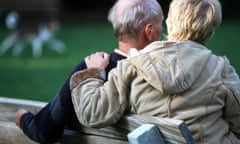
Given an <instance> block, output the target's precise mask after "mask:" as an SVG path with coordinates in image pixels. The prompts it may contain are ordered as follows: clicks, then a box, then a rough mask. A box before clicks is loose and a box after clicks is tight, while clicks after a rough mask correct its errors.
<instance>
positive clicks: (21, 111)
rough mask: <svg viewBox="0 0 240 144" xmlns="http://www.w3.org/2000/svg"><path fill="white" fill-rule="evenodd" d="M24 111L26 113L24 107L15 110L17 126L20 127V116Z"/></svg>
mask: <svg viewBox="0 0 240 144" xmlns="http://www.w3.org/2000/svg"><path fill="white" fill-rule="evenodd" d="M25 113H28V111H27V110H25V109H19V110H18V111H17V114H16V125H17V126H18V127H19V128H21V126H20V121H21V117H22V115H24V114H25Z"/></svg>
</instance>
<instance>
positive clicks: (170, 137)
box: [118, 114, 195, 144]
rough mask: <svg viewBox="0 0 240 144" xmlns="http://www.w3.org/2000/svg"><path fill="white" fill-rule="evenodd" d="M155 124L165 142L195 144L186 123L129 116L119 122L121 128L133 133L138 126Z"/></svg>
mask: <svg viewBox="0 0 240 144" xmlns="http://www.w3.org/2000/svg"><path fill="white" fill-rule="evenodd" d="M147 123H149V124H154V125H156V126H158V127H159V129H160V131H161V134H162V135H163V137H164V139H165V141H166V142H167V143H171V144H194V143H195V140H194V139H193V137H192V135H191V133H190V131H189V129H188V127H187V125H186V124H185V123H184V121H181V120H175V119H169V118H158V117H152V116H146V115H136V114H129V115H125V116H124V117H123V118H122V120H121V121H120V122H119V125H118V126H119V127H122V128H123V129H128V130H130V131H132V130H133V129H134V127H136V126H137V125H138V126H140V125H142V124H147Z"/></svg>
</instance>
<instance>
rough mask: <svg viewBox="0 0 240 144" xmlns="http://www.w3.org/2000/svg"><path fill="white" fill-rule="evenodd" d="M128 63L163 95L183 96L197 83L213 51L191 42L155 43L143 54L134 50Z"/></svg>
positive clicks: (144, 50)
mask: <svg viewBox="0 0 240 144" xmlns="http://www.w3.org/2000/svg"><path fill="white" fill-rule="evenodd" d="M129 56H130V57H129V58H128V60H129V62H130V63H131V64H132V65H133V66H134V67H135V68H136V70H137V72H138V73H139V75H140V76H141V77H143V78H144V79H145V80H146V81H147V82H148V83H149V84H150V85H152V86H153V87H155V88H156V89H158V90H159V91H160V93H161V94H175V93H181V92H183V91H185V90H186V89H188V88H189V87H190V86H191V85H192V84H193V83H194V81H196V80H197V79H198V77H199V75H200V73H201V71H202V70H203V69H204V67H205V66H206V64H207V62H208V60H209V58H210V56H211V51H210V50H208V49H207V48H206V47H205V46H203V45H201V44H198V43H195V42H192V41H185V42H167V41H166V42H162V41H157V42H153V43H151V44H150V45H148V46H147V47H146V48H144V49H143V50H141V51H137V50H131V51H130V53H129Z"/></svg>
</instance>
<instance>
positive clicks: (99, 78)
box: [70, 61, 133, 127]
mask: <svg viewBox="0 0 240 144" xmlns="http://www.w3.org/2000/svg"><path fill="white" fill-rule="evenodd" d="M132 78H133V69H131V68H130V66H129V64H128V63H127V62H126V61H124V62H120V63H119V64H118V66H117V68H116V69H113V70H112V71H111V72H110V73H109V77H108V81H107V82H106V83H104V80H105V71H104V70H103V69H87V70H83V71H79V72H77V73H75V74H74V75H73V76H72V77H71V80H70V89H71V94H72V101H73V105H74V109H75V112H76V115H77V117H78V120H79V121H80V123H81V124H83V125H85V126H87V127H104V126H107V125H111V124H115V123H116V122H117V121H118V120H119V119H120V117H121V116H122V115H123V114H124V112H125V109H126V107H127V104H128V96H129V89H130V81H131V79H132Z"/></svg>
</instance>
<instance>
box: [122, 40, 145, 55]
mask: <svg viewBox="0 0 240 144" xmlns="http://www.w3.org/2000/svg"><path fill="white" fill-rule="evenodd" d="M118 46H119V47H118V50H119V51H121V52H122V53H124V54H125V55H128V52H129V50H130V49H131V48H136V49H138V50H139V49H142V48H143V47H142V46H141V45H139V44H138V43H136V42H122V41H120V42H118Z"/></svg>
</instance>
